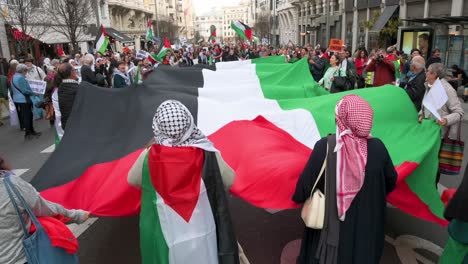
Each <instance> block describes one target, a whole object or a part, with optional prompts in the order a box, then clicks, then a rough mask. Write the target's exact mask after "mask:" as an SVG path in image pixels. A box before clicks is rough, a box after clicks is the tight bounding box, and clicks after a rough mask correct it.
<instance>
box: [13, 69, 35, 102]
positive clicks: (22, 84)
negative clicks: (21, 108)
mask: <svg viewBox="0 0 468 264" xmlns="http://www.w3.org/2000/svg"><path fill="white" fill-rule="evenodd" d="M11 90H12V91H13V102H15V103H27V101H26V98H25V97H24V95H23V94H25V95H29V96H30V95H34V93H33V92H32V90H31V87H29V83H28V81H27V80H26V77H24V75H22V74H20V73H15V75H14V76H13V80H11ZM18 90H21V92H22V93H23V94H21V92H20V91H18Z"/></svg>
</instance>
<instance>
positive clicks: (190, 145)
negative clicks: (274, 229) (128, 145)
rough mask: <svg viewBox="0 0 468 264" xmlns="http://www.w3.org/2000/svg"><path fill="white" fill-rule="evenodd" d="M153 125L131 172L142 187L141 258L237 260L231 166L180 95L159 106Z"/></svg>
mask: <svg viewBox="0 0 468 264" xmlns="http://www.w3.org/2000/svg"><path fill="white" fill-rule="evenodd" d="M153 131H154V139H153V140H152V143H154V144H151V145H150V146H149V147H148V148H147V149H146V150H145V151H143V152H142V153H141V155H140V156H139V158H138V159H137V161H136V163H135V164H134V166H133V167H132V168H131V170H130V172H129V175H128V182H129V183H130V184H131V185H133V186H136V187H141V188H142V199H141V213H140V246H141V255H142V263H144V264H166V263H175V264H185V263H204V264H213V263H226V264H231V263H232V264H237V263H239V252H238V246H237V242H236V241H237V240H236V237H235V234H234V229H233V226H232V222H231V217H230V214H229V209H228V204H227V197H226V193H225V190H224V188H225V185H226V186H230V185H231V184H232V180H233V177H234V173H233V171H232V169H231V168H230V167H229V166H228V165H227V164H226V163H225V162H224V161H223V159H222V158H221V155H220V154H219V152H218V151H217V150H216V149H215V148H214V146H213V144H212V143H211V142H210V141H209V140H208V138H207V137H206V136H205V135H203V133H202V132H201V131H200V130H199V129H198V128H197V127H196V126H195V123H194V120H193V117H192V114H191V113H190V111H189V110H188V109H187V108H186V107H185V106H184V105H183V104H182V103H180V102H179V101H175V100H168V101H165V102H163V103H162V104H161V105H160V106H159V107H158V109H157V110H156V114H155V116H154V119H153ZM223 182H224V184H223Z"/></svg>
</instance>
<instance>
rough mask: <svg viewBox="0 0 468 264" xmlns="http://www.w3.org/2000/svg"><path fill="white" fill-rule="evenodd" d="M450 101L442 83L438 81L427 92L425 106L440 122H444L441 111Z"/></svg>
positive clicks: (424, 100)
mask: <svg viewBox="0 0 468 264" xmlns="http://www.w3.org/2000/svg"><path fill="white" fill-rule="evenodd" d="M447 101H448V96H447V93H446V92H445V89H444V86H443V84H442V82H441V81H440V80H439V79H437V80H436V81H435V82H434V84H433V85H432V87H431V88H430V89H429V92H427V94H426V96H424V99H423V105H424V106H425V107H426V108H427V110H429V111H430V112H431V113H432V114H433V115H434V116H435V117H436V118H437V119H438V120H442V117H441V116H440V114H439V112H438V111H437V110H439V109H440V108H441V107H442V106H443V105H444V104H445V103H447Z"/></svg>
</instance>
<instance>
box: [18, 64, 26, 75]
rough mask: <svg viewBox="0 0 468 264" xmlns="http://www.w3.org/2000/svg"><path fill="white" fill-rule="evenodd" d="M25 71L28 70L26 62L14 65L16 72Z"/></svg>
mask: <svg viewBox="0 0 468 264" xmlns="http://www.w3.org/2000/svg"><path fill="white" fill-rule="evenodd" d="M25 71H28V66H26V64H24V63H21V64H18V66H16V72H17V73H23V72H25Z"/></svg>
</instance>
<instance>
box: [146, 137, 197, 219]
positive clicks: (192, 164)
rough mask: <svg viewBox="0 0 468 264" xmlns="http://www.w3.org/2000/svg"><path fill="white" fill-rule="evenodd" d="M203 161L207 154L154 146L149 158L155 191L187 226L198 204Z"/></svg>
mask: <svg viewBox="0 0 468 264" xmlns="http://www.w3.org/2000/svg"><path fill="white" fill-rule="evenodd" d="M203 161H204V153H203V150H202V149H199V148H194V147H165V146H161V145H153V146H152V147H151V150H150V151H149V154H148V167H149V172H150V177H151V182H152V183H153V187H154V188H155V189H156V191H157V192H158V194H159V195H160V196H161V197H162V198H163V199H164V203H165V204H167V205H168V206H169V207H171V208H172V209H173V210H174V211H175V212H177V214H179V215H180V216H181V217H182V218H183V219H184V220H185V221H186V222H189V221H190V218H191V217H192V214H193V211H194V210H195V206H196V205H197V203H198V197H199V195H200V184H201V180H202V169H203Z"/></svg>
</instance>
